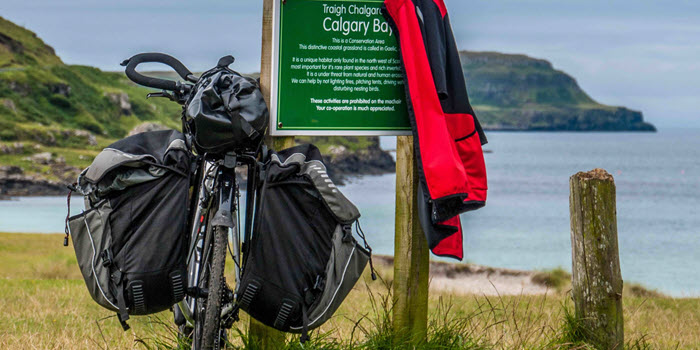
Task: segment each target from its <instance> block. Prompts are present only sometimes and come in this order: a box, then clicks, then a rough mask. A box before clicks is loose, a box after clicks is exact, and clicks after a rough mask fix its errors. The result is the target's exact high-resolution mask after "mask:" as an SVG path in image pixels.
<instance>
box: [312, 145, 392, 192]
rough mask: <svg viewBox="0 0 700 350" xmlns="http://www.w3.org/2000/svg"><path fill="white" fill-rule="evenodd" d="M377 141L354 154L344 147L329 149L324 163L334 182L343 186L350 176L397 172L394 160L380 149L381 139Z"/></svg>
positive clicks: (335, 146)
mask: <svg viewBox="0 0 700 350" xmlns="http://www.w3.org/2000/svg"><path fill="white" fill-rule="evenodd" d="M375 139H376V140H374V141H375V142H373V143H372V144H371V145H370V146H369V147H367V148H365V149H361V150H359V151H354V152H353V151H350V150H348V149H347V148H346V147H345V146H342V145H333V146H330V147H328V152H327V154H324V155H323V162H324V163H325V164H326V166H327V168H328V176H330V178H331V179H332V180H333V182H335V183H336V184H337V185H342V184H344V182H345V180H346V179H347V178H348V177H350V176H358V175H360V176H361V175H382V174H388V173H393V172H394V171H395V170H396V162H394V158H393V157H392V156H391V154H390V153H389V152H386V151H384V150H382V149H381V148H380V147H379V138H375Z"/></svg>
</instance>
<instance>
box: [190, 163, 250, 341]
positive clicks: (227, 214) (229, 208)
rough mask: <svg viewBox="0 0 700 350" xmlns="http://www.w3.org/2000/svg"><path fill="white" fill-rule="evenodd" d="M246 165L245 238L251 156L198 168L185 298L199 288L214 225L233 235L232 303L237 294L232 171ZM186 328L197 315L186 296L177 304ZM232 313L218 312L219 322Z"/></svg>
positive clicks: (238, 265)
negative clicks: (204, 259) (207, 243)
mask: <svg viewBox="0 0 700 350" xmlns="http://www.w3.org/2000/svg"><path fill="white" fill-rule="evenodd" d="M239 165H247V166H248V167H249V168H248V177H249V178H248V184H249V186H248V190H247V194H248V196H247V203H246V204H247V205H246V207H247V210H246V217H245V223H246V227H245V230H246V237H249V232H250V230H251V229H252V223H251V220H252V212H251V210H252V208H253V203H252V202H253V201H254V200H255V199H254V196H253V194H254V193H253V192H255V191H254V187H255V186H256V184H257V181H256V178H257V176H258V172H259V167H260V165H261V164H260V163H258V161H257V159H256V158H255V156H254V155H253V154H251V153H244V154H234V153H229V154H227V155H226V157H225V158H224V159H223V160H221V159H219V160H211V159H205V158H204V157H202V159H201V160H200V161H199V163H198V164H197V169H198V170H197V175H196V179H197V181H196V183H195V184H196V185H195V186H194V191H193V193H192V196H193V199H194V200H193V201H192V202H191V205H190V219H189V227H190V230H189V232H190V240H189V253H188V256H187V267H188V291H189V292H190V293H188V294H194V295H195V296H196V294H197V289H198V288H199V285H198V284H199V283H198V282H199V279H200V277H201V274H202V264H203V261H202V258H203V253H204V252H205V250H206V249H207V247H205V242H207V241H208V240H207V238H208V237H207V234H208V233H209V232H210V228H211V227H212V226H213V225H216V226H226V227H228V228H230V229H231V230H232V231H233V234H231V232H229V237H230V240H229V248H231V247H233V249H230V251H231V255H232V258H233V261H234V273H235V282H236V287H235V289H234V299H235V295H236V294H237V289H238V281H239V280H240V274H241V269H242V259H241V258H242V256H241V249H240V247H241V243H242V241H241V235H240V215H239V209H240V206H239V197H240V191H239V188H238V183H237V181H236V177H235V171H234V170H235V167H236V166H239ZM177 305H178V307H179V308H180V311H181V312H182V315H183V316H184V318H185V321H186V323H187V326H189V327H194V325H195V312H196V297H193V295H189V296H188V297H186V298H185V299H184V300H182V301H180V302H179V303H178V304H177ZM232 311H233V305H228V306H227V307H225V308H223V309H222V310H221V315H222V318H223V317H224V316H225V315H227V314H228V313H230V312H232Z"/></svg>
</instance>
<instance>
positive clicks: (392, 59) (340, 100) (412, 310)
mask: <svg viewBox="0 0 700 350" xmlns="http://www.w3.org/2000/svg"><path fill="white" fill-rule="evenodd" d="M329 2H335V3H336V4H335V5H336V6H340V7H335V8H336V9H340V8H343V7H345V6H347V7H348V8H349V7H350V6H356V7H358V8H359V7H362V8H364V9H365V10H364V11H370V12H372V13H374V12H376V10H378V9H379V8H381V4H382V1H381V0H362V1H354V0H343V1H337V0H329ZM283 4H284V2H282V0H263V23H262V24H263V26H262V57H261V70H260V86H261V89H262V92H263V95H264V97H265V100H266V101H267V103H268V105H269V106H270V107H271V111H272V115H273V118H272V121H271V125H270V128H271V130H272V134H274V135H275V136H270V135H268V136H267V138H266V142H267V144H268V145H270V146H271V147H272V148H274V149H276V150H281V149H285V148H288V147H292V146H294V136H293V135H357V136H367V135H387V136H396V135H410V133H411V132H410V126H409V125H410V124H409V122H408V115H407V112H406V105H405V101H404V98H405V97H404V88H403V79H402V77H401V76H400V66H399V65H398V64H399V61H398V51H397V47H396V46H397V45H398V44H397V43H396V37H395V36H394V35H393V34H392V33H390V32H389V31H388V29H387V30H386V31H383V30H376V31H373V34H371V35H369V36H368V37H366V38H364V37H358V38H352V37H345V36H343V35H340V34H338V35H329V34H328V33H316V32H305V30H306V29H304V28H309V26H310V23H312V22H313V23H316V22H318V23H316V24H317V25H319V26H322V25H323V23H325V24H326V27H328V26H331V22H332V19H333V18H332V16H327V17H328V18H330V19H324V18H320V17H317V15H319V14H322V13H323V9H324V8H328V6H325V7H324V6H323V5H324V4H325V3H324V2H319V1H315V0H314V1H311V0H308V1H305V2H304V1H298V2H295V3H292V2H289V3H287V4H288V5H289V4H292V5H294V6H292V7H294V8H288V9H287V14H288V15H289V14H292V15H297V17H296V18H298V21H304V22H303V24H300V25H296V24H295V23H294V21H292V22H289V23H292V24H293V25H292V26H289V25H288V26H287V27H285V28H286V30H293V31H294V32H290V33H287V34H288V35H286V36H285V38H288V39H286V40H302V39H304V38H307V39H308V40H309V41H310V42H311V44H313V45H311V46H314V49H317V48H319V51H314V52H315V53H314V54H311V53H309V52H310V51H309V52H307V49H310V46H309V45H305V44H304V43H302V42H299V43H294V42H291V41H285V42H282V39H281V37H282V34H284V32H285V31H284V30H281V29H280V28H282V26H281V24H282V23H284V18H279V17H281V16H282V10H283V9H282V8H281V6H284V5H283ZM288 5H287V6H288ZM276 6H277V7H276ZM372 8H374V9H375V10H372ZM275 11H279V13H277V14H275ZM297 12H299V13H297ZM302 12H303V13H302ZM300 14H304V16H301V17H299V15H300ZM275 16H279V17H275ZM311 17H313V19H312V18H311ZM360 17H361V18H360V19H361V20H368V18H369V17H367V16H366V15H365V16H360ZM375 17H376V18H375ZM290 18H291V19H293V18H295V17H294V16H291V17H290ZM319 18H320V19H319ZM315 19H319V20H318V21H315ZM369 20H371V21H372V22H373V23H375V24H376V22H379V24H380V25H378V26H377V28H380V29H381V28H388V25H386V23H384V22H383V21H384V19H383V17H382V16H381V13H380V12H377V13H375V15H374V17H372V18H371V19H369ZM288 21H289V19H288ZM276 23H277V24H276ZM319 23H320V24H319ZM290 28H291V29H290ZM319 28H323V27H319ZM329 28H330V27H329ZM373 28H374V27H373ZM320 34H322V35H320ZM341 34H342V33H341ZM319 35H320V36H319ZM275 39H276V40H275ZM307 39H304V40H307ZM358 39H363V40H361V41H362V42H363V43H365V44H362V45H367V47H366V48H363V47H360V48H363V50H358V49H357V45H358V44H352V43H353V42H354V43H357V42H358V41H356V40H358ZM353 40H355V41H353ZM343 44H346V45H350V46H352V47H350V48H351V49H354V51H353V50H350V51H351V54H350V55H349V56H348V57H341V56H340V55H339V54H337V53H334V54H331V53H327V52H326V51H328V52H333V50H331V49H332V47H333V45H343ZM326 45H327V50H325V51H324V50H320V48H321V47H326ZM282 49H285V50H287V51H284V52H283V50H282ZM375 49H377V50H378V51H375ZM295 50H297V51H298V50H302V51H304V52H301V51H299V52H296V51H295ZM335 51H345V50H335ZM379 51H382V52H383V53H382V54H379V55H377V57H374V56H372V55H371V54H368V53H371V52H379ZM290 52H292V57H287V56H289V55H290ZM360 52H362V53H360ZM334 55H335V56H334ZM367 55H369V56H372V57H364V56H367ZM307 56H308V57H307ZM320 56H323V57H320ZM331 56H333V57H331ZM336 56H337V57H336ZM384 56H386V57H384ZM354 57H356V58H357V60H356V61H355V59H354ZM363 57H364V58H363ZM314 60H319V61H323V62H326V61H328V60H330V61H331V62H336V61H337V62H340V63H342V62H345V66H348V65H351V66H352V67H355V68H353V70H357V71H362V70H363V69H365V68H366V70H368V71H369V73H367V76H368V77H371V76H370V75H371V74H381V76H383V77H384V78H383V80H381V84H379V83H377V82H376V81H377V80H376V79H375V80H374V81H372V82H370V83H364V82H363V81H364V80H362V79H359V80H358V79H354V80H350V81H346V80H343V83H344V84H350V83H351V82H352V84H350V85H346V86H343V88H344V89H340V90H337V91H340V92H338V93H332V94H327V95H328V96H326V95H323V94H324V93H327V92H328V91H336V89H335V86H332V84H331V86H327V85H328V84H326V82H325V80H324V79H321V78H320V77H322V76H325V75H324V74H326V73H327V74H328V75H333V74H338V73H337V72H336V71H337V70H338V69H340V70H341V71H342V70H343V69H344V68H342V67H343V66H340V65H338V64H335V65H332V64H330V63H329V64H326V63H323V64H322V65H321V68H319V69H321V70H323V69H324V68H322V67H323V66H324V65H325V66H327V67H328V68H327V71H317V70H318V69H317V68H318V67H317V66H318V65H310V66H309V67H307V71H305V73H304V74H302V75H298V73H299V72H297V71H296V70H299V69H301V68H303V67H304V66H303V65H298V67H297V66H289V67H287V66H285V65H286V64H288V63H290V62H291V63H295V62H296V63H299V62H300V61H303V62H307V61H308V62H314ZM350 60H352V61H350ZM314 67H316V68H314ZM338 67H341V68H338ZM291 70H295V71H294V72H291ZM374 71H377V73H373V72H374ZM285 72H286V73H285ZM290 72H291V73H290ZM295 74H296V75H295ZM314 74H316V75H318V76H319V78H317V79H316V80H315V81H316V83H314V84H311V79H310V78H305V76H306V77H308V76H314V77H316V75H314ZM280 75H281V76H282V77H280ZM287 79H289V81H287ZM301 83H304V84H306V85H299V86H292V85H293V84H301ZM329 83H332V82H329ZM289 84H292V85H289ZM362 84H369V85H370V86H368V91H369V92H371V93H368V94H362V91H363V90H362V88H363V87H362V86H361V85H362ZM329 89H330V90H329ZM351 91H352V92H351ZM358 92H360V93H359V94H358ZM282 93H284V96H281V95H282ZM308 93H318V94H319V96H321V95H323V96H325V97H324V98H325V99H326V100H327V101H326V100H323V104H324V105H323V106H321V105H320V103H321V102H317V99H314V98H312V97H313V96H311V98H310V97H309V96H306V95H305V94H308ZM297 95H299V96H297ZM356 95H357V96H356ZM375 95H376V96H375ZM363 96H364V97H363ZM372 96H374V97H372ZM302 97H303V98H302ZM331 97H332V98H331ZM280 98H282V100H280ZM366 98H369V100H367V101H364V99H366ZM336 100H337V101H336ZM285 101H286V102H285ZM290 101H291V102H290ZM318 101H320V99H318ZM290 103H291V104H290ZM309 103H311V104H312V105H313V106H310V105H304V104H309ZM294 104H299V105H294ZM316 104H318V106H317V105H316ZM290 106H291V107H290ZM309 108H311V109H309ZM330 110H332V111H333V112H334V113H326V112H327V111H330ZM365 110H366V112H365ZM285 111H286V112H285ZM318 111H325V112H324V113H321V112H318ZM343 113H344V114H343ZM321 117H323V118H326V119H323V118H321ZM283 118H284V120H282V119H283ZM295 118H296V119H295ZM299 118H309V120H305V119H304V120H302V119H299ZM328 118H333V119H332V120H331V119H328ZM362 118H364V119H362ZM343 123H346V124H347V125H346V124H343ZM282 135H283V136H282ZM417 196H418V171H417V167H416V163H415V156H414V152H413V137H412V136H398V138H397V160H396V216H395V220H396V221H395V222H396V229H395V252H394V285H393V295H394V300H393V302H394V307H393V320H394V324H393V329H394V332H395V333H396V335H398V336H400V337H402V339H407V340H409V341H410V342H411V343H413V344H420V343H422V342H425V339H426V333H427V315H428V277H429V276H428V273H429V255H428V254H429V252H428V245H427V241H426V239H425V236H424V235H423V232H422V229H421V226H420V223H419V222H418V213H417V203H416V199H417ZM249 339H250V343H251V345H252V346H253V347H254V348H258V349H280V348H283V347H284V341H285V335H284V333H282V332H279V331H277V330H275V329H273V328H270V327H267V326H265V325H263V324H262V323H260V322H257V321H255V320H254V319H252V318H251V319H250V327H249Z"/></svg>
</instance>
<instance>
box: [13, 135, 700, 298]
mask: <svg viewBox="0 0 700 350" xmlns="http://www.w3.org/2000/svg"><path fill="white" fill-rule="evenodd" d="M488 137H489V141H490V143H489V144H488V145H487V146H486V147H485V148H486V149H488V150H491V151H493V153H487V154H486V164H487V168H488V174H489V199H488V202H487V205H486V207H485V208H483V209H480V210H479V211H476V212H472V213H468V214H465V215H463V225H464V231H465V236H466V239H465V261H469V262H473V263H478V264H483V265H489V266H496V267H507V268H517V269H547V268H554V267H564V268H566V269H570V265H571V247H570V246H571V243H570V236H569V218H568V216H569V202H568V192H569V187H568V178H569V176H571V175H572V174H574V173H575V172H577V171H582V170H590V169H592V168H595V167H602V168H605V169H607V170H608V171H609V172H610V173H612V174H613V175H614V176H615V182H616V184H617V210H618V231H619V245H620V256H621V265H622V275H623V278H624V279H625V280H626V281H630V282H638V283H642V284H644V285H646V286H648V287H652V288H656V289H658V290H660V291H662V292H665V293H668V294H671V295H674V296H700V279H698V277H699V276H698V271H700V130H675V131H661V132H659V133H656V134H639V133H490V134H489V135H488ZM392 141H393V140H392V139H383V145H384V146H385V147H391V146H392V145H391V144H392ZM394 189H395V177H394V176H393V175H385V176H378V177H363V178H358V179H354V180H352V181H350V182H349V183H348V184H347V185H346V186H345V187H344V188H343V189H342V190H343V193H345V194H346V195H347V196H348V197H349V198H350V199H351V200H352V201H354V202H355V203H356V204H357V205H358V207H359V208H360V210H361V212H362V214H363V217H362V226H363V228H364V230H365V232H366V233H367V236H368V238H369V240H370V243H371V244H372V246H373V248H374V250H375V252H377V253H380V254H392V253H393V242H394V239H393V228H394V216H393V215H394ZM79 207H80V201H79V200H76V201H75V204H74V208H75V209H74V212H75V213H77V212H78V210H79ZM64 218H65V198H50V197H49V198H21V199H19V200H16V201H0V232H8V231H9V232H62V231H63V220H64ZM58 244H59V245H60V242H58ZM57 247H58V246H57Z"/></svg>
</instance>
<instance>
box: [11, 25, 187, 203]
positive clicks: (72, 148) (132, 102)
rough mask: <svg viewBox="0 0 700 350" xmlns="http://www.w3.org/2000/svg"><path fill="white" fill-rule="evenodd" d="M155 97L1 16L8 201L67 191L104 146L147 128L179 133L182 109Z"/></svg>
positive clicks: (115, 74) (118, 74) (123, 78)
mask: <svg viewBox="0 0 700 350" xmlns="http://www.w3.org/2000/svg"><path fill="white" fill-rule="evenodd" d="M148 92H149V90H148V89H145V88H141V87H138V86H136V85H135V84H133V83H131V82H130V81H129V80H128V79H127V78H126V77H125V76H124V75H123V74H121V73H110V72H102V71H100V70H99V69H96V68H92V67H86V66H75V65H66V64H64V63H63V62H62V61H61V59H60V58H59V57H58V56H56V54H55V52H54V49H53V48H51V47H50V46H48V45H46V44H45V43H44V42H43V41H42V40H41V39H39V38H38V37H37V36H36V34H34V33H32V32H31V31H29V30H27V29H25V28H22V27H20V26H17V25H15V24H13V23H12V22H10V21H7V20H5V19H3V18H0V197H1V196H2V195H3V192H6V191H9V192H10V193H19V194H31V193H34V192H36V193H42V194H51V193H58V192H62V191H64V189H63V188H64V187H63V186H61V184H62V183H70V182H72V181H74V180H75V177H76V176H77V174H78V172H79V171H80V170H81V169H82V168H83V167H85V166H87V165H89V164H90V162H91V161H92V158H93V157H94V156H95V155H96V154H97V152H98V151H99V150H100V149H101V148H102V147H104V146H105V145H107V144H109V143H111V142H112V141H114V140H115V139H117V138H121V137H123V136H125V135H126V134H127V133H128V132H129V131H130V130H131V129H133V128H134V127H135V126H137V125H140V124H142V123H144V122H156V123H158V124H162V125H166V126H170V127H174V128H178V127H179V125H180V122H179V119H180V107H179V106H177V105H176V104H173V103H171V102H170V101H166V100H162V99H161V100H159V99H152V100H146V99H145V98H144V97H145V95H146V94H147V93H148ZM8 189H9V190H8Z"/></svg>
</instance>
